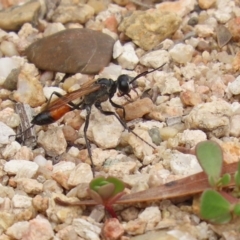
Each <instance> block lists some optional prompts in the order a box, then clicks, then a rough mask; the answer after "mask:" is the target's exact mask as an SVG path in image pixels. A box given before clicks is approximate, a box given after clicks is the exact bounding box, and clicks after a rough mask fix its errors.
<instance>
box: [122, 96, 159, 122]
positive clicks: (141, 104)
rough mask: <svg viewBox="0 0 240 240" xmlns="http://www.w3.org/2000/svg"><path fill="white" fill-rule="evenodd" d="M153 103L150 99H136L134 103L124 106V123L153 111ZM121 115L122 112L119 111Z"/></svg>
mask: <svg viewBox="0 0 240 240" xmlns="http://www.w3.org/2000/svg"><path fill="white" fill-rule="evenodd" d="M153 106H154V104H153V102H152V100H151V99H150V98H143V99H137V100H136V101H134V102H132V103H129V104H127V105H125V106H124V108H125V113H126V118H125V120H126V121H131V120H134V119H137V118H141V117H143V116H144V115H145V114H147V113H149V112H151V111H152V109H153ZM119 114H121V115H122V111H119Z"/></svg>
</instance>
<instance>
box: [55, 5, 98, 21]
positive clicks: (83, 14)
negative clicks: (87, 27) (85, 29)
mask: <svg viewBox="0 0 240 240" xmlns="http://www.w3.org/2000/svg"><path fill="white" fill-rule="evenodd" d="M93 15H94V9H93V8H92V7H91V6H90V5H88V4H82V3H79V4H66V3H62V4H61V3H60V5H59V6H58V7H57V8H56V10H55V11H54V13H53V15H52V17H51V20H52V21H53V22H60V23H62V24H65V23H68V22H78V23H81V24H83V23H86V22H87V21H88V20H89V19H90V18H91V17H93Z"/></svg>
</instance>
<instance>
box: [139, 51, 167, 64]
mask: <svg viewBox="0 0 240 240" xmlns="http://www.w3.org/2000/svg"><path fill="white" fill-rule="evenodd" d="M169 58H170V56H169V53H168V52H167V51H166V50H157V51H153V52H150V53H147V54H145V55H143V56H142V57H141V58H140V63H141V64H142V65H144V66H147V67H152V68H158V67H160V66H161V65H163V64H164V63H168V62H169Z"/></svg>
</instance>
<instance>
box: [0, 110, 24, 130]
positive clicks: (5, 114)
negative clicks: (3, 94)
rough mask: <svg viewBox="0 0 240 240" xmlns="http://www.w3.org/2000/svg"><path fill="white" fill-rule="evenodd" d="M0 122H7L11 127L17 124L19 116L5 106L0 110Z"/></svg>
mask: <svg viewBox="0 0 240 240" xmlns="http://www.w3.org/2000/svg"><path fill="white" fill-rule="evenodd" d="M0 122H3V123H5V124H7V125H8V126H9V127H11V128H15V127H18V126H19V124H20V118H19V115H18V114H16V113H15V112H14V110H13V109H12V108H8V107H6V108H4V109H3V110H2V111H0Z"/></svg>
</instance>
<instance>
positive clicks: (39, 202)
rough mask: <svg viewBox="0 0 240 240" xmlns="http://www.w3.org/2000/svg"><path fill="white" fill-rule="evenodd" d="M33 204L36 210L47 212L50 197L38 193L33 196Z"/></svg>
mask: <svg viewBox="0 0 240 240" xmlns="http://www.w3.org/2000/svg"><path fill="white" fill-rule="evenodd" d="M54 192H55V191H54ZM32 204H33V207H34V208H35V209H36V211H38V212H42V213H45V212H46V211H47V209H48V198H47V197H42V196H41V195H37V196H35V197H34V198H33V200H32Z"/></svg>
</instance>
